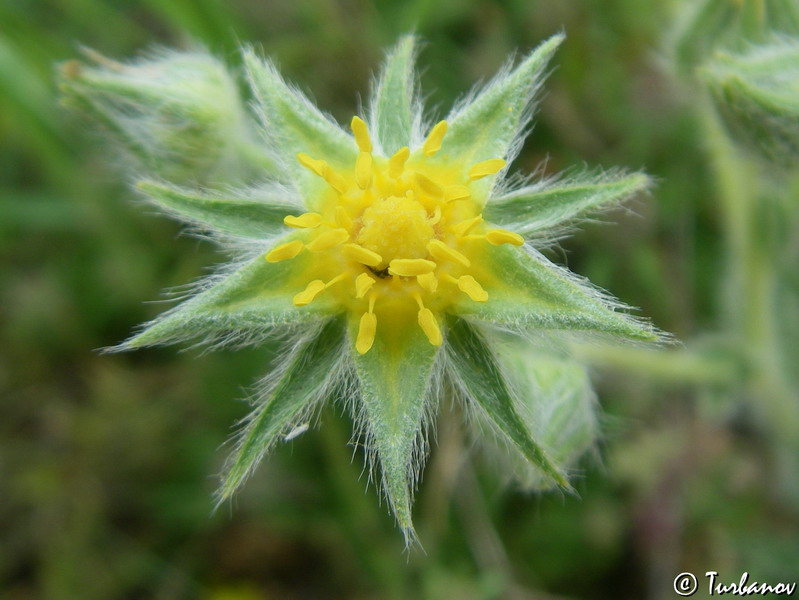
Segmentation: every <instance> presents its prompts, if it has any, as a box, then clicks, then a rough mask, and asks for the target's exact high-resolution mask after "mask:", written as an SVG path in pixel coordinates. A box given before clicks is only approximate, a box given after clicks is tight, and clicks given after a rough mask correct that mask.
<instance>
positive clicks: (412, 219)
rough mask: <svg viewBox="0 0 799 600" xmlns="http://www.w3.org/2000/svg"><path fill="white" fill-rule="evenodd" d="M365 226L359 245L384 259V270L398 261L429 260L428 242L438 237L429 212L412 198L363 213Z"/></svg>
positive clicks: (381, 203) (386, 200)
mask: <svg viewBox="0 0 799 600" xmlns="http://www.w3.org/2000/svg"><path fill="white" fill-rule="evenodd" d="M361 225H362V227H361V230H360V231H359V232H358V237H357V240H356V241H357V242H358V244H359V245H361V246H363V247H364V248H367V249H368V250H371V251H372V252H375V253H377V254H378V255H380V256H381V257H382V258H383V262H382V263H381V265H383V266H385V264H386V263H389V262H391V261H392V260H394V259H395V258H425V257H426V256H427V242H428V241H429V240H430V239H431V238H432V237H433V235H434V233H435V232H434V230H433V226H432V225H431V224H430V223H429V222H428V220H427V211H425V209H424V207H423V206H422V205H421V204H420V203H419V202H417V201H416V200H414V199H413V198H408V197H398V196H390V197H388V198H384V199H382V200H378V201H377V202H375V203H374V204H372V205H371V206H369V207H368V208H367V209H366V210H364V211H363V215H362V216H361ZM370 266H371V265H370Z"/></svg>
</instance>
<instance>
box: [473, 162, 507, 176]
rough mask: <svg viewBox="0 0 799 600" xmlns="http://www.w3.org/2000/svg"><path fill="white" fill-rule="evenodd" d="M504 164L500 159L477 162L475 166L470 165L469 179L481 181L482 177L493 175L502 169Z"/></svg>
mask: <svg viewBox="0 0 799 600" xmlns="http://www.w3.org/2000/svg"><path fill="white" fill-rule="evenodd" d="M505 164H506V163H505V161H504V160H502V159H501V158H489V159H488V160H484V161H483V162H479V163H477V164H475V165H472V166H471V168H470V169H469V179H472V180H474V179H481V178H483V177H488V176H489V175H493V174H494V173H496V172H498V171H499V170H500V169H502V167H504V166H505Z"/></svg>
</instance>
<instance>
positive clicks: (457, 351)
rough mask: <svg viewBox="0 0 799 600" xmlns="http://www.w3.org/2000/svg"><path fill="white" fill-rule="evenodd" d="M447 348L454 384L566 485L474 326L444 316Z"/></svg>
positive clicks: (536, 463) (523, 450) (536, 462)
mask: <svg viewBox="0 0 799 600" xmlns="http://www.w3.org/2000/svg"><path fill="white" fill-rule="evenodd" d="M447 325H448V333H447V352H448V359H449V362H450V364H451V365H452V367H453V369H454V374H453V379H454V380H455V383H456V385H458V386H459V387H460V388H461V390H462V391H463V392H464V393H465V394H466V395H467V396H468V397H469V398H470V399H471V400H472V401H473V402H474V403H475V404H476V405H477V406H478V407H479V408H481V409H482V410H483V411H484V412H485V416H486V417H487V418H488V419H490V421H491V422H492V423H493V424H494V426H495V427H496V428H497V430H498V432H499V433H501V434H502V436H503V437H504V438H506V439H507V441H508V442H510V443H511V444H512V445H513V446H514V447H516V448H517V449H518V450H519V451H520V452H521V453H522V454H523V455H524V457H525V458H526V459H527V460H528V461H529V462H530V463H531V464H532V465H534V466H535V467H536V468H537V469H538V470H540V471H541V473H542V474H543V475H544V476H546V477H547V478H548V479H550V480H551V481H553V482H554V483H556V484H557V485H559V486H560V487H562V488H566V489H569V487H570V486H569V482H568V480H567V479H566V476H565V474H564V473H563V471H562V470H561V469H560V468H559V467H558V466H557V465H556V464H555V463H554V462H553V461H552V459H551V457H550V456H549V455H548V454H547V451H546V450H545V449H544V448H543V447H542V446H541V445H540V444H539V443H538V442H537V441H536V440H535V439H533V436H532V432H531V431H530V428H529V427H528V426H527V425H526V424H525V422H524V419H523V418H522V417H521V416H520V415H519V412H518V410H517V408H516V400H515V399H514V397H513V395H512V394H511V390H510V387H509V385H508V381H507V380H506V377H505V375H504V374H503V372H502V369H501V367H500V365H499V362H498V361H497V357H496V355H495V354H494V353H493V352H492V351H491V349H490V348H489V347H488V346H487V345H486V342H485V341H484V340H483V337H482V336H481V334H480V333H479V332H478V331H477V329H476V328H475V327H474V326H473V325H471V324H469V323H468V322H467V321H466V320H464V319H460V318H458V317H455V316H449V317H448V319H447Z"/></svg>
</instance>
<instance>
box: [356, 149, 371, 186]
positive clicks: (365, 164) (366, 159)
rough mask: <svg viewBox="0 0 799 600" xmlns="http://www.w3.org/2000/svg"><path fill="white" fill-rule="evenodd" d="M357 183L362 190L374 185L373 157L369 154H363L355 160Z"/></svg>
mask: <svg viewBox="0 0 799 600" xmlns="http://www.w3.org/2000/svg"><path fill="white" fill-rule="evenodd" d="M355 183H357V184H358V187H359V188H361V189H362V190H365V189H366V188H368V187H369V184H371V183H372V155H371V154H369V153H368V152H361V153H360V154H359V155H358V158H357V159H356V160H355Z"/></svg>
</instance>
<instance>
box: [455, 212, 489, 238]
mask: <svg viewBox="0 0 799 600" xmlns="http://www.w3.org/2000/svg"><path fill="white" fill-rule="evenodd" d="M482 220H483V215H477V216H476V217H472V218H471V219H466V220H465V221H461V222H460V223H458V224H457V225H455V226H454V227H453V228H452V232H453V233H454V234H455V235H459V236H461V235H466V234H467V233H469V232H470V231H471V230H472V229H473V228H474V226H475V225H477V224H478V223H480V221H482Z"/></svg>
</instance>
